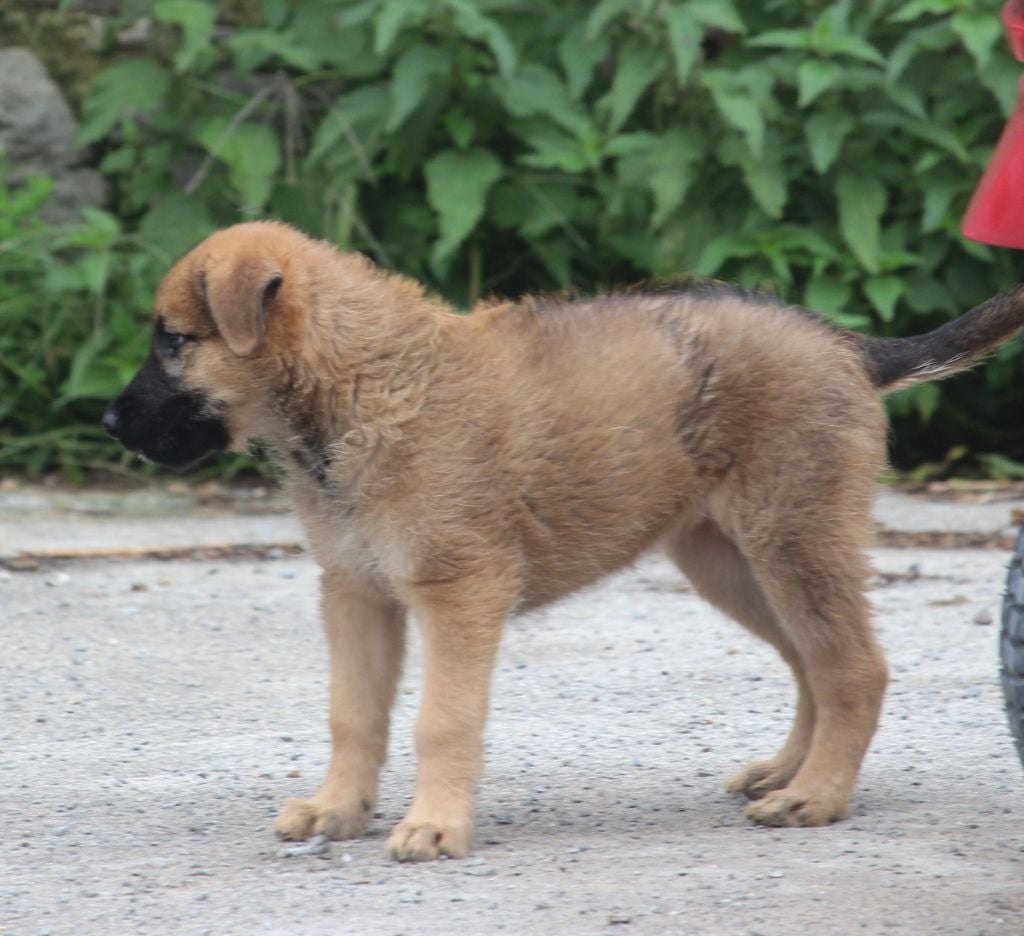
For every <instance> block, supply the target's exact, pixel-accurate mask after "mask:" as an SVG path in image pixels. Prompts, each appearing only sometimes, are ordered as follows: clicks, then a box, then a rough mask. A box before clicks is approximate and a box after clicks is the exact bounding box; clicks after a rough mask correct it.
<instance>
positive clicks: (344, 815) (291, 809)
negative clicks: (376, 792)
mask: <svg viewBox="0 0 1024 936" xmlns="http://www.w3.org/2000/svg"><path fill="white" fill-rule="evenodd" d="M371 818H373V804H372V803H371V802H370V801H369V800H361V801H360V802H359V803H357V804H356V805H355V807H354V808H353V807H352V806H347V805H346V806H340V805H332V804H330V803H323V802H320V801H318V800H316V799H311V800H300V799H290V800H288V802H287V803H285V805H284V809H283V810H282V811H281V815H280V816H278V817H277V822H276V823H275V824H274V831H276V832H277V834H278V836H279V837H280V838H283V839H286V840H288V841H292V842H299V841H303V840H304V839H308V838H309V837H310V836H312V835H326V836H327V837H328V838H330V839H335V840H338V839H350V838H358V837H359V836H360V835H362V834H363V833H364V832H365V831H366V828H367V826H369V824H370V819H371Z"/></svg>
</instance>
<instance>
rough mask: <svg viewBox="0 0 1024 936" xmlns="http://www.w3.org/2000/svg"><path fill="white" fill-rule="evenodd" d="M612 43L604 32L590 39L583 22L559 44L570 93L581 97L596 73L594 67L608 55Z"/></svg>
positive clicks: (577, 24) (560, 57) (575, 26)
mask: <svg viewBox="0 0 1024 936" xmlns="http://www.w3.org/2000/svg"><path fill="white" fill-rule="evenodd" d="M609 48H610V44H609V41H608V36H607V35H606V34H604V33H602V34H600V35H598V36H595V37H594V38H593V39H588V38H587V35H586V28H585V27H584V25H583V23H576V24H575V25H574V26H573V27H572V29H570V30H569V31H568V32H567V33H566V34H565V38H564V39H562V41H561V42H560V43H559V44H558V60H559V62H561V64H562V71H564V72H565V77H566V80H567V81H568V84H569V94H570V96H571V97H573V98H579V97H580V96H581V95H582V94H583V92H584V91H586V90H587V86H588V85H589V84H590V79H591V77H592V76H593V74H594V69H595V68H597V66H598V65H599V64H600V63H601V62H602V61H603V60H604V59H605V58H606V57H607V56H608V49H609Z"/></svg>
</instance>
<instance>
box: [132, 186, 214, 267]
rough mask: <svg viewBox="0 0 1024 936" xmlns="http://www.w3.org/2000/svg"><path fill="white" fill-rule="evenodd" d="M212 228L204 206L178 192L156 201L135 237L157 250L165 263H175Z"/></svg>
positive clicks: (199, 200) (212, 230)
mask: <svg viewBox="0 0 1024 936" xmlns="http://www.w3.org/2000/svg"><path fill="white" fill-rule="evenodd" d="M215 229H216V224H214V222H213V219H212V218H211V217H210V214H209V212H208V211H207V208H206V205H205V203H204V202H203V201H202V200H201V199H199V198H197V197H195V196H190V195H185V194H183V193H181V192H174V193H173V194H169V195H165V196H164V197H163V198H161V199H160V200H159V201H157V202H156V203H155V204H154V205H153V207H152V208H150V209H149V211H147V212H146V215H145V217H144V218H143V219H142V222H141V223H140V224H139V231H138V237H139V239H140V240H141V241H143V242H145V243H146V244H147V245H148V246H149V247H150V248H155V249H156V250H158V251H160V252H161V253H162V254H163V255H164V257H165V258H166V261H171V260H175V259H176V258H178V257H180V256H181V255H182V254H184V253H186V252H187V251H188V250H190V249H191V248H192V247H194V246H195V245H196V244H198V243H199V241H201V240H202V239H203V238H204V237H206V236H207V235H209V234H212V233H213V232H214V230H215Z"/></svg>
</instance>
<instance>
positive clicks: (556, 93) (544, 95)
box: [491, 63, 590, 133]
mask: <svg viewBox="0 0 1024 936" xmlns="http://www.w3.org/2000/svg"><path fill="white" fill-rule="evenodd" d="M491 87H492V88H493V89H494V92H495V94H497V95H498V97H499V98H500V99H501V102H502V104H504V105H505V108H506V109H507V110H508V111H509V113H511V114H513V115H514V116H516V117H531V116H533V115H534V114H545V115H547V116H548V117H550V118H551V119H552V120H554V121H555V122H556V123H557V124H559V125H560V126H562V127H564V128H565V129H566V130H568V131H569V132H571V133H583V132H585V131H586V130H587V129H588V128H589V127H590V121H589V120H588V119H587V115H586V113H585V112H584V111H583V109H582V108H581V107H580V106H579V104H577V103H576V102H575V101H574V100H572V98H571V97H570V96H569V92H568V90H567V88H566V87H565V85H564V84H563V83H562V80H561V79H560V78H559V77H558V75H557V74H555V72H553V71H552V70H551V69H550V68H546V67H545V66H543V65H536V64H534V63H530V64H528V65H524V66H523V67H522V68H520V69H519V72H518V73H517V74H516V75H515V76H514V77H512V78H509V79H507V80H503V79H499V78H496V79H495V80H494V81H493V82H492V84H491Z"/></svg>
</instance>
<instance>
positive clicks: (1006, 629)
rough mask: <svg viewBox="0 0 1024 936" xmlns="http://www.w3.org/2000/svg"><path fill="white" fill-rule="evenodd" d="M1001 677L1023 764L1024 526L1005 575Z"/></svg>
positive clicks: (1007, 710)
mask: <svg viewBox="0 0 1024 936" xmlns="http://www.w3.org/2000/svg"><path fill="white" fill-rule="evenodd" d="M999 657H1000V661H1001V663H1002V666H1001V668H1000V673H999V675H1000V677H1001V679H1002V683H1003V697H1004V698H1005V700H1006V717H1007V718H1008V719H1009V721H1010V731H1012V732H1013V737H1014V740H1015V741H1016V743H1017V753H1018V754H1019V755H1020V759H1021V763H1022V764H1024V525H1022V526H1021V528H1020V535H1019V536H1018V537H1017V546H1016V548H1015V549H1014V551H1013V559H1012V560H1011V561H1010V568H1009V569H1008V570H1007V573H1006V594H1005V595H1004V596H1003V626H1002V630H1001V632H1000V634H999Z"/></svg>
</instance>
